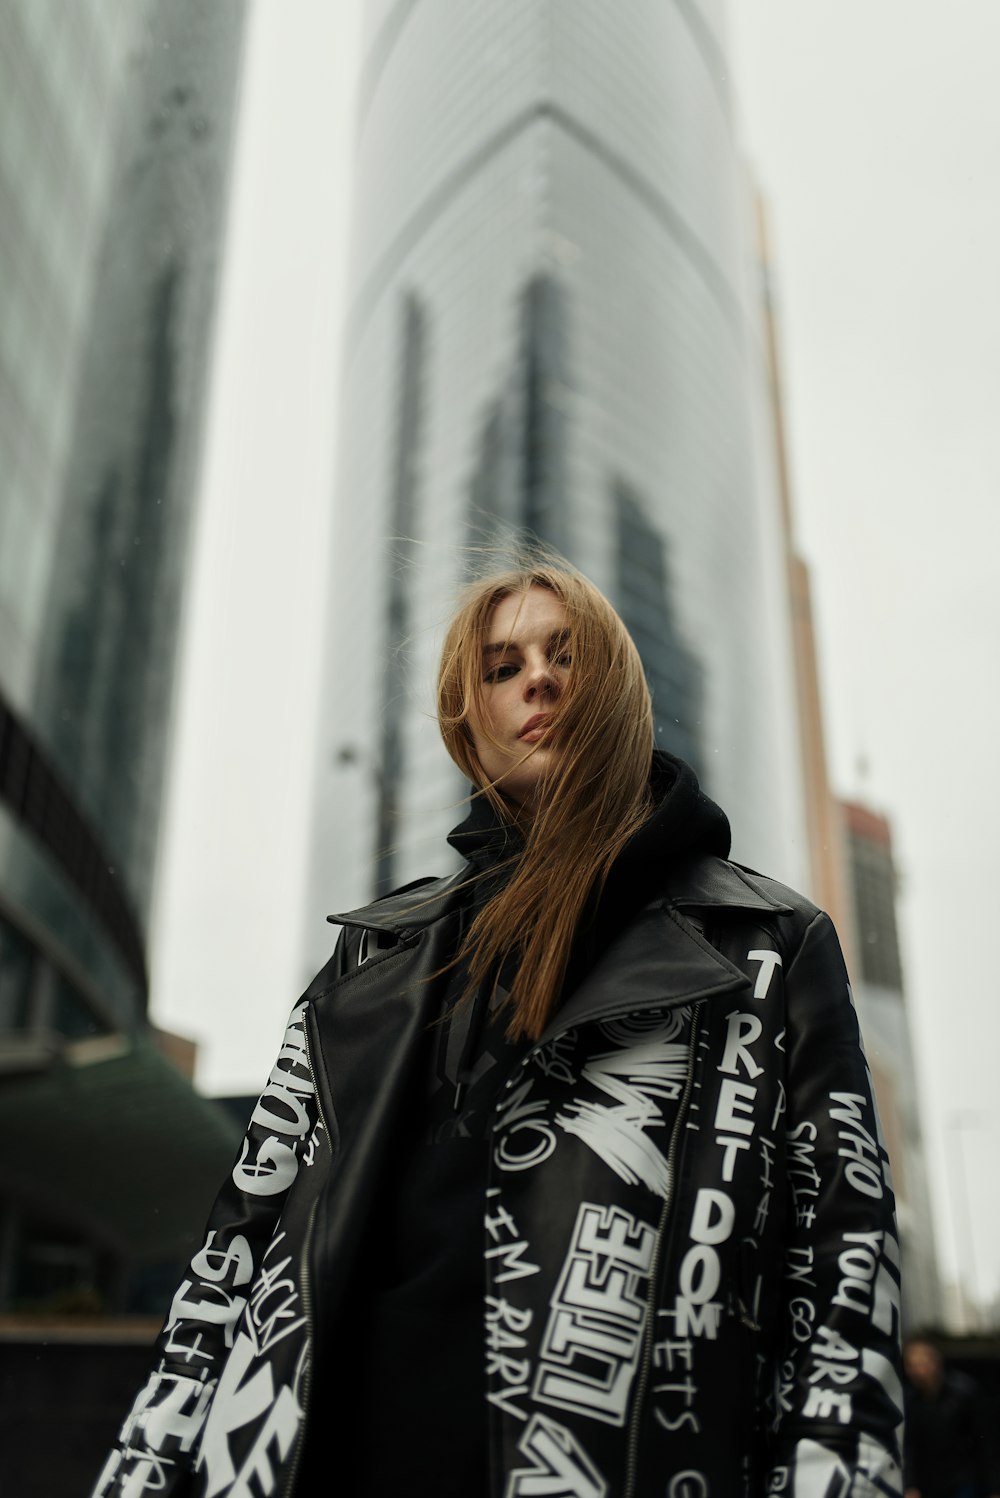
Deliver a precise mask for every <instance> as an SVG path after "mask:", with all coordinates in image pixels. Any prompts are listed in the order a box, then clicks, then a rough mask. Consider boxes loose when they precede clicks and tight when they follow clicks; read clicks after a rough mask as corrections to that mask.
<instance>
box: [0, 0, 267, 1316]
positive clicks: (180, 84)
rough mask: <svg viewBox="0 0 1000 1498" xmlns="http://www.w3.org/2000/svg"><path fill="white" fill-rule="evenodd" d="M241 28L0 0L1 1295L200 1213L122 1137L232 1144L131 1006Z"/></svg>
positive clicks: (212, 1157)
mask: <svg viewBox="0 0 1000 1498" xmlns="http://www.w3.org/2000/svg"><path fill="white" fill-rule="evenodd" d="M242 24H243V3H242V0H217V3H213V4H212V5H211V6H203V5H200V4H197V3H194V0H180V3H177V4H171V5H170V6H161V5H158V4H156V3H154V0H143V3H141V4H135V3H131V0H80V3H79V4H74V5H67V6H63V5H44V4H43V5H36V4H34V3H33V0H8V4H7V5H6V6H5V8H4V17H3V28H2V31H0V193H2V198H3V208H4V211H3V213H2V214H0V273H2V277H3V282H4V288H5V297H4V302H3V306H2V308H0V348H2V355H0V379H2V385H0V447H2V461H0V471H2V472H3V475H4V489H3V493H2V495H0V1069H2V1070H3V1072H4V1073H5V1074H6V1076H7V1078H8V1080H7V1081H6V1084H5V1087H4V1091H3V1098H2V1100H0V1103H2V1106H0V1113H2V1114H3V1121H5V1122H10V1121H11V1120H12V1119H13V1118H14V1117H17V1118H19V1119H21V1120H26V1119H28V1118H33V1119H34V1120H35V1127H32V1128H31V1129H30V1130H25V1129H24V1128H23V1127H22V1131H21V1132H22V1134H23V1135H25V1137H24V1147H23V1148H22V1150H20V1151H19V1152H14V1153H13V1154H12V1153H10V1152H9V1153H8V1156H7V1157H6V1158H5V1160H4V1162H3V1163H2V1165H0V1304H7V1303H9V1301H10V1300H11V1299H13V1300H15V1301H20V1302H21V1303H28V1302H33V1301H38V1300H44V1298H45V1296H46V1294H48V1293H50V1292H51V1293H56V1292H60V1293H61V1292H62V1291H63V1290H65V1289H66V1286H67V1277H66V1275H63V1276H62V1278H60V1273H55V1276H54V1278H53V1277H52V1276H51V1275H49V1274H48V1271H47V1270H45V1269H44V1268H42V1269H40V1268H39V1267H38V1266H39V1265H44V1264H45V1263H48V1264H50V1265H51V1264H54V1263H62V1264H63V1265H65V1266H69V1269H68V1271H67V1273H68V1282H70V1283H72V1282H75V1281H74V1275H76V1276H77V1280H78V1279H79V1278H80V1276H81V1275H82V1277H83V1279H84V1280H86V1279H87V1277H88V1276H89V1277H90V1278H91V1280H92V1282H95V1283H96V1282H97V1281H98V1280H99V1281H100V1282H101V1287H102V1293H104V1292H107V1294H108V1295H109V1296H110V1298H111V1299H112V1300H113V1299H114V1296H115V1295H116V1294H118V1293H119V1291H120V1276H118V1275H117V1273H116V1272H115V1271H113V1269H112V1265H118V1266H120V1264H121V1263H122V1262H123V1260H125V1259H128V1258H136V1257H139V1258H141V1257H143V1256H146V1257H149V1256H150V1255H152V1256H154V1257H155V1256H156V1255H158V1254H159V1256H160V1257H164V1256H166V1255H167V1254H169V1252H171V1251H172V1249H173V1248H175V1247H176V1246H177V1243H178V1242H183V1240H184V1237H185V1233H186V1231H187V1222H186V1213H187V1212H189V1211H190V1210H191V1202H190V1187H189V1186H188V1185H185V1184H184V1182H183V1172H177V1173H176V1179H175V1180H173V1181H167V1180H166V1177H169V1175H170V1169H169V1168H166V1167H164V1168H163V1169H162V1170H161V1171H160V1185H161V1187H163V1188H164V1189H165V1191H166V1195H165V1196H163V1197H161V1199H159V1200H157V1199H156V1195H155V1192H153V1193H151V1192H149V1191H148V1190H146V1188H145V1187H144V1186H143V1184H142V1174H141V1172H135V1171H133V1175H132V1180H131V1182H130V1186H129V1189H128V1190H126V1189H125V1186H124V1181H125V1180H127V1179H128V1174H129V1155H128V1151H129V1149H131V1150H132V1151H133V1155H132V1157H131V1160H132V1164H133V1165H134V1164H135V1163H136V1161H137V1160H138V1159H143V1158H145V1159H146V1160H147V1161H148V1160H149V1158H150V1157H151V1154H155V1155H156V1158H157V1162H158V1166H163V1162H162V1161H161V1160H160V1159H159V1154H158V1149H159V1144H161V1143H162V1142H163V1140H164V1139H165V1138H169V1139H170V1140H171V1142H172V1144H173V1146H174V1147H177V1148H183V1147H184V1140H185V1136H186V1135H187V1136H189V1137H188V1141H187V1142H188V1143H189V1144H190V1147H191V1151H192V1153H191V1160H192V1163H193V1164H194V1165H195V1175H196V1176H197V1175H198V1174H199V1173H200V1171H201V1170H202V1169H204V1170H205V1172H206V1179H207V1178H210V1177H214V1175H215V1173H216V1171H217V1170H218V1168H219V1148H220V1145H222V1146H223V1147H227V1146H226V1141H227V1140H228V1138H229V1137H230V1133H231V1131H230V1130H229V1129H228V1128H227V1127H225V1126H224V1125H223V1124H222V1122H221V1121H219V1122H215V1121H214V1115H211V1114H210V1113H209V1112H207V1111H205V1110H206V1109H207V1105H205V1104H202V1103H200V1102H199V1100H197V1099H196V1098H195V1097H194V1095H193V1094H192V1092H191V1089H190V1086H189V1085H188V1084H186V1083H185V1082H183V1079H182V1078H180V1077H179V1076H178V1075H176V1074H175V1073H173V1072H172V1071H171V1070H170V1069H169V1068H167V1067H166V1066H165V1063H162V1062H161V1061H160V1060H159V1058H158V1056H157V1055H156V1054H155V1052H154V1050H153V1048H152V1047H151V1046H150V1045H149V1042H148V1038H147V1037H146V1033H145V1011H146V1001H147V991H146V939H147V932H146V918H147V914H148V906H149V894H150V887H151V881H152V874H153V862H154V855H155V847H156V837H157V829H158V813H159V802H160V794H161V789H162V781H163V764H164V750H165V744H166V741H167V738H168V735H169V726H170V723H169V720H170V702H171V687H172V679H173V658H174V646H175V640H176V634H177V627H178V617H179V611H180V602H181V584H182V573H183V567H184V559H185V554H186V540H187V530H188V520H189V514H190V504H191V495H192V493H193V490H194V487H195V475H196V471H197V463H198V457H199V444H200V432H201V415H202V400H203V395H204V390H205V375H206V370H207V361H208V352H209V346H210V345H209V332H210V329H211V324H212V312H213V305H214V300H215V292H216V282H217V270H218V257H219V247H220V241H221V236H222V232H223V227H224V220H225V204H226V191H225V187H226V176H227V173H228V166H229V156H230V146H231V136H232V123H233V118H234V107H235V99H236V84H237V78H238V70H239V62H240V48H241V35H242ZM67 1067H68V1068H69V1070H68V1071H66V1070H64V1068H67ZM73 1068H78V1069H79V1070H78V1072H74V1071H73ZM67 1078H72V1080H71V1081H69V1080H67ZM124 1114H127V1115H128V1117H129V1129H128V1131H127V1132H126V1131H124V1130H123V1129H122V1115H124ZM29 1141H30V1142H29ZM15 1156H16V1157H15ZM98 1158H100V1159H101V1160H102V1167H101V1170H100V1171H94V1170H93V1168H92V1162H93V1161H94V1160H95V1159H98ZM150 1179H151V1177H150ZM201 1189H202V1190H203V1189H204V1187H202V1188H201ZM195 1191H196V1196H197V1191H198V1188H195ZM178 1193H179V1194H178ZM202 1205H203V1201H200V1202H199V1205H198V1208H197V1209H196V1210H200V1209H201V1206H202ZM159 1214H162V1215H160V1216H159V1221H158V1220H157V1217H158V1215H159ZM55 1243H58V1244H59V1248H58V1252H56V1251H55V1250H53V1251H51V1252H50V1251H49V1250H50V1249H52V1245H53V1244H55ZM39 1244H48V1245H49V1247H48V1248H46V1249H45V1250H44V1251H42V1250H39V1251H38V1252H37V1253H36V1252H35V1248H37V1247H38V1245H39ZM33 1245H34V1247H33ZM115 1284H117V1286H118V1289H117V1290H114V1293H112V1287H113V1286H114V1285H115Z"/></svg>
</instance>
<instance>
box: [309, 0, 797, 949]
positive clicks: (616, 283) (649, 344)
mask: <svg viewBox="0 0 1000 1498" xmlns="http://www.w3.org/2000/svg"><path fill="white" fill-rule="evenodd" d="M368 15H369V31H368V35H367V39H366V44H365V48H364V59H363V71H362V78H361V87H360V104H359V136H358V157H357V182H358V189H357V203H356V217H355V226H354V244H353V269H352V272H351V281H350V293H349V312H348V317H347V323H346V348H345V382H344V388H345V392H346V393H345V396H344V405H343V411H342V437H341V459H340V475H339V487H338V495H337V520H336V525H335V540H334V553H333V557H332V564H331V588H330V593H331V612H330V622H329V628H328V636H327V641H328V659H327V663H326V667H325V674H324V678H323V685H322V697H323V702H324V720H323V725H322V736H321V742H320V762H319V768H318V790H317V803H316V817H315V828H316V831H315V838H314V857H313V877H312V879H311V881H310V895H309V900H310V907H309V909H308V911H307V921H308V933H309V934H308V937H307V942H308V947H309V957H310V960H311V961H314V962H315V961H319V960H321V959H322V958H323V957H324V956H325V953H326V949H327V947H328V933H324V929H323V916H324V914H325V913H326V912H327V911H328V910H330V909H336V908H341V909H343V908H346V906H345V903H344V902H347V905H350V904H354V903H356V902H357V901H358V900H359V899H362V898H364V897H365V896H367V895H368V894H369V893H370V891H371V889H372V888H374V887H386V886H387V885H389V884H391V883H393V882H396V883H399V882H403V881H405V880H408V879H410V878H413V877H415V876H417V875H419V874H426V873H429V872H434V871H435V870H442V869H443V868H444V867H446V866H447V865H446V863H445V858H446V856H447V855H446V852H445V851H444V848H443V843H442V841H441V834H442V833H443V832H444V831H445V830H446V829H447V828H448V826H449V825H451V824H452V823H454V821H456V820H457V819H458V803H459V801H460V799H461V797H462V794H463V791H462V787H461V785H460V783H459V781H458V779H457V777H456V775H455V773H454V772H453V771H452V770H450V768H449V765H448V762H447V760H446V757H445V756H444V754H443V751H442V750H441V747H440V744H439V742H438V740H437V736H436V730H435V727H434V723H433V704H432V692H431V683H432V679H433V673H434V668H435V662H436V654H437V649H438V646H439V643H440V635H441V627H442V625H443V623H444V622H445V620H446V618H447V616H448V613H449V610H450V606H451V602H452V599H453V598H454V595H455V592H456V586H457V584H458V583H460V582H461V580H462V578H463V577H464V576H465V575H466V574H467V573H468V570H469V568H470V566H475V565H477V548H478V547H480V546H481V545H482V544H483V543H484V542H485V543H486V545H487V547H488V545H489V542H490V539H491V538H492V537H495V536H496V534H497V531H498V529H499V530H500V531H501V532H506V533H509V532H511V531H513V532H519V531H527V532H530V533H532V534H534V535H537V536H538V537H540V538H541V539H542V540H543V541H547V542H549V543H551V544H553V545H555V546H556V547H557V548H559V549H560V550H561V551H562V552H564V553H565V554H566V555H567V556H568V557H569V558H570V559H571V560H572V561H573V562H574V563H575V564H576V565H578V566H579V567H580V568H581V569H582V570H583V571H584V572H585V573H587V574H588V575H589V576H590V577H592V578H593V579H594V581H595V582H596V583H597V584H598V585H599V586H601V587H602V588H603V589H604V590H605V591H606V592H607V593H608V594H609V595H610V596H611V597H612V599H613V600H614V601H615V603H616V605H617V606H618V608H619V610H620V612H621V613H622V615H623V617H624V618H625V620H626V622H627V623H628V625H629V627H630V628H631V630H632V632H633V634H634V636H635V638H636V640H637V642H638V644H639V646H640V649H641V651H642V654H643V657H644V661H645V665H646V670H647V675H648V678H649V681H650V685H651V687H652V691H653V697H654V711H655V716H656V725H657V737H658V739H659V741H660V742H661V744H663V745H664V746H665V747H667V748H670V749H673V750H676V751H678V752H680V753H681V754H683V755H684V756H685V757H687V758H689V759H690V760H692V761H693V762H694V764H695V765H696V767H697V768H698V770H699V772H700V773H701V774H702V776H703V778H704V781H705V782H706V784H707V786H708V789H709V790H710V792H711V793H712V794H713V795H715V796H716V797H717V798H718V799H719V800H720V801H721V802H722V804H723V805H724V806H725V807H726V809H727V810H728V811H729V813H730V815H731V817H732V820H733V824H734V832H735V844H734V851H735V854H736V856H737V857H740V858H742V859H743V860H744V861H746V862H749V863H751V864H753V865H754V866H756V867H760V868H765V869H767V870H768V871H769V872H772V873H774V874H776V875H778V876H779V877H782V878H784V879H785V880H787V881H788V882H789V883H793V884H795V883H798V884H799V885H800V886H801V885H802V884H804V883H806V882H807V850H806V847H805V834H804V820H803V807H802V783H801V773H800V760H799V750H798V734H797V729H796V723H795V712H796V708H795V702H794V686H793V673H792V663H791V652H790V641H789V622H788V593H787V579H786V576H785V572H784V561H783V542H782V539H781V531H780V517H779V513H778V503H777V497H776V479H775V470H774V455H773V445H772V439H771V434H770V426H769V420H770V418H769V416H768V414H767V408H768V400H769V396H768V391H767V370H766V357H765V352H764V346H763V340H762V335H761V326H760V305H761V303H760V284H759V279H758V273H757V266H756V258H755V253H754V247H753V227H752V214H751V194H750V191H749V186H748V183H747V181H746V178H745V174H744V169H743V166H742V161H741V157H740V151H739V142H738V140H737V139H736V137H735V134H734V125H733V115H732V109H731V103H730V98H729V95H728V87H727V81H726V76H727V67H726V60H725V51H724V13H723V9H722V7H721V5H720V4H717V3H709V0H705V3H700V4H698V3H694V0H684V3H677V4H671V5H664V4H661V3H660V0H636V3H635V4H630V5H628V6H624V7H622V6H619V7H611V6H607V5H604V4H601V3H599V0H579V3H575V4H572V5H570V4H565V3H548V0H546V3H540V0H506V3H505V4H504V5H502V6H498V5H493V4H490V3H488V0H425V3H418V4H414V3H405V0H395V3H388V0H385V3H381V4H372V5H371V6H369V8H368Z"/></svg>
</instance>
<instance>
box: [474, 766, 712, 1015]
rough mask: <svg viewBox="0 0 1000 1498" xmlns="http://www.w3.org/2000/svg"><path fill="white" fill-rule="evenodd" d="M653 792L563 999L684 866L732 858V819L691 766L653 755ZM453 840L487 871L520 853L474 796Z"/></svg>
mask: <svg viewBox="0 0 1000 1498" xmlns="http://www.w3.org/2000/svg"><path fill="white" fill-rule="evenodd" d="M650 786H651V788H652V791H653V796H654V798H655V802H656V809H655V811H654V812H653V814H652V816H651V817H650V818H649V820H648V821H647V822H645V823H644V824H643V826H642V827H640V829H639V831H638V832H637V833H636V834H635V836H634V837H632V838H630V839H629V841H628V842H627V843H626V844H625V847H624V848H623V849H622V851H621V852H620V853H619V855H618V857H617V859H616V860H615V862H614V866H613V867H612V869H611V872H610V873H609V875H608V877H607V880H606V882H605V885H604V889H603V890H602V891H601V893H600V895H599V896H593V897H592V898H591V900H590V901H588V903H587V906H586V908H585V910H584V913H583V916H582V917H581V920H580V925H579V929H578V931H577V938H576V941H575V943H574V948H573V956H572V959H571V961H570V969H569V972H568V973H567V984H566V988H565V989H564V993H565V992H566V991H567V990H568V988H570V987H572V986H573V984H574V980H575V979H576V978H577V977H579V976H581V975H582V972H583V971H585V970H586V969H587V968H588V967H589V966H590V965H591V964H592V963H593V962H595V961H596V960H597V958H598V956H599V955H600V953H601V951H603V950H604V948H605V947H606V946H607V945H608V944H609V943H610V942H611V941H612V940H613V939H614V937H615V936H617V935H618V933H619V931H621V929H622V928H623V926H624V925H625V924H626V922H627V921H628V919H629V918H630V916H632V915H633V914H634V913H635V911H636V910H637V909H639V908H641V906H643V905H645V904H646V903H647V902H648V901H649V900H651V899H652V898H653V897H654V896H655V895H656V893H657V892H658V890H660V889H662V888H663V887H664V886H665V885H666V883H667V880H668V878H669V876H670V874H671V873H672V872H673V870H674V869H676V867H677V865H678V864H679V863H681V862H684V861H687V860H688V859H689V858H692V857H694V856H696V855H700V854H714V855H715V856H716V857H718V858H725V857H727V856H728V853H729V846H730V831H729V818H728V817H727V816H726V814H725V812H724V811H723V810H722V808H721V807H719V806H717V805H716V804H715V802H714V801H712V800H711V799H710V797H708V796H706V795H705V793H704V791H703V790H702V789H701V786H700V785H699V784H698V777H697V775H696V774H695V773H694V771H693V770H692V768H691V766H690V765H689V764H686V763H685V761H684V760H682V759H677V758H676V757H675V756H674V755H672V754H666V753H664V752H663V751H662V750H660V749H655V750H654V751H653V762H652V765H651V767H650ZM448 841H449V843H450V844H451V846H452V847H453V848H454V849H455V850H456V852H458V853H461V854H462V856H463V857H464V858H467V859H469V860H470V862H471V863H473V864H474V865H475V866H476V867H477V868H478V869H481V870H486V869H488V868H489V867H490V866H491V865H494V864H497V863H500V862H503V861H504V860H506V859H513V858H516V857H517V855H518V854H519V853H520V851H521V847H522V842H521V837H520V834H519V832H518V830H517V828H516V827H514V826H512V824H511V823H509V822H507V823H504V822H501V821H500V819H499V818H498V816H497V814H496V812H495V811H494V809H493V807H492V806H491V805H490V803H489V801H488V800H487V799H486V797H485V796H481V795H476V794H475V793H473V795H472V798H471V802H470V808H469V814H468V816H467V817H466V818H465V820H464V822H461V823H460V824H459V825H458V826H457V827H456V828H455V830H454V831H453V832H452V833H451V834H450V835H449V837H448ZM491 892H492V891H491Z"/></svg>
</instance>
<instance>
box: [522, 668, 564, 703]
mask: <svg viewBox="0 0 1000 1498" xmlns="http://www.w3.org/2000/svg"><path fill="white" fill-rule="evenodd" d="M524 695H525V698H526V699H527V701H529V702H532V701H533V700H534V699H535V698H536V697H551V698H556V697H558V695H559V680H558V678H557V676H556V674H555V672H554V671H553V670H552V666H551V664H550V662H549V661H548V659H546V658H544V657H543V658H542V659H541V660H539V661H535V662H533V663H531V664H529V665H528V667H527V668H526V670H525V673H524Z"/></svg>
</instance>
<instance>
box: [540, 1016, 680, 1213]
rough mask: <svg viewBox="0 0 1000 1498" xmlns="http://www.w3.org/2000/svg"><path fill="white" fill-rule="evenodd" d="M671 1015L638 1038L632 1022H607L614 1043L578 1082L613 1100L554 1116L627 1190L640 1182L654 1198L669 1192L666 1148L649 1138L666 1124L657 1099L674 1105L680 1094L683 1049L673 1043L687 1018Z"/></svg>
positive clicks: (574, 1105)
mask: <svg viewBox="0 0 1000 1498" xmlns="http://www.w3.org/2000/svg"><path fill="white" fill-rule="evenodd" d="M686 1013H687V1012H686V1011H685V1012H684V1015H683V1016H681V1015H680V1014H678V1013H676V1012H675V1013H671V1014H669V1015H667V1016H666V1018H663V1017H660V1016H658V1017H657V1023H656V1026H655V1028H653V1029H648V1030H646V1031H645V1033H644V1032H643V1030H642V1029H641V1028H640V1029H639V1035H640V1036H641V1038H637V1035H636V1027H635V1022H634V1021H633V1022H632V1023H631V1024H630V1023H628V1022H624V1021H623V1022H619V1023H618V1024H615V1023H613V1022H610V1023H608V1024H605V1025H602V1026H601V1029H602V1030H603V1031H604V1033H605V1034H607V1035H608V1037H609V1039H612V1040H614V1041H615V1042H617V1043H616V1045H615V1048H614V1050H611V1051H606V1052H604V1053H603V1054H602V1055H600V1056H594V1057H592V1058H591V1059H590V1060H589V1061H588V1062H587V1063H586V1064H585V1066H584V1068H583V1071H582V1073H581V1078H580V1080H581V1082H582V1083H583V1084H584V1085H589V1086H591V1087H594V1088H596V1089H597V1090H598V1091H600V1092H603V1093H605V1094H607V1096H608V1097H610V1098H611V1099H612V1100H613V1101H612V1102H611V1103H600V1102H573V1103H571V1104H569V1106H568V1107H567V1108H565V1109H564V1110H563V1111H562V1112H561V1113H557V1114H556V1123H557V1125H558V1126H559V1127H560V1128H562V1129H564V1130H565V1131H566V1133H567V1134H575V1135H576V1136H577V1138H579V1139H582V1140H583V1142H584V1144H585V1145H587V1147H588V1148H589V1149H592V1150H593V1151H594V1153H595V1154H596V1155H598V1156H600V1158H601V1159H602V1160H603V1161H604V1163H605V1164H606V1165H609V1166H610V1167H611V1169H612V1170H613V1171H614V1172H615V1174H616V1175H618V1176H620V1177H621V1179H622V1180H623V1181H626V1182H628V1184H629V1185H635V1184H636V1183H637V1182H640V1181H641V1182H642V1183H643V1185H645V1186H647V1187H648V1188H649V1190H650V1191H653V1192H655V1193H656V1195H657V1196H666V1195H667V1194H668V1192H669V1190H670V1167H669V1165H668V1163H667V1159H666V1154H665V1148H664V1150H662V1151H661V1149H659V1148H658V1146H657V1144H656V1142H655V1141H654V1140H653V1139H652V1138H651V1137H650V1136H651V1134H652V1133H653V1131H655V1130H660V1131H661V1136H662V1137H663V1140H664V1146H666V1142H667V1141H666V1137H665V1136H664V1135H662V1131H664V1130H665V1128H666V1120H665V1118H664V1115H663V1112H662V1110H661V1109H660V1107H659V1105H658V1102H657V1099H660V1100H662V1101H671V1102H676V1100H677V1099H678V1098H679V1097H680V1096H681V1093H682V1092H683V1090H684V1082H685V1079H686V1077H687V1069H688V1055H687V1052H688V1048H687V1045H686V1044H685V1043H684V1042H683V1041H677V1040H675V1039H674V1037H675V1036H676V1035H678V1034H679V1033H680V1031H681V1028H682V1026H683V1023H684V1019H685V1018H686Z"/></svg>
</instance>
